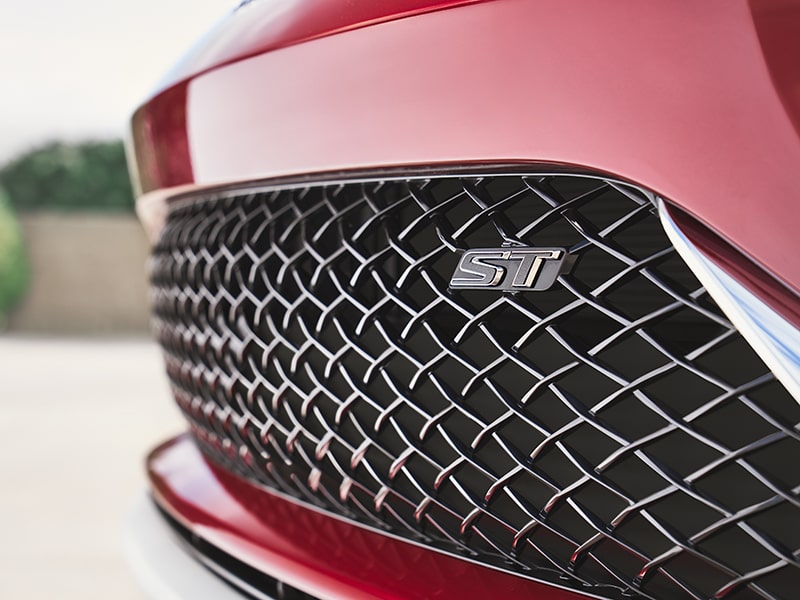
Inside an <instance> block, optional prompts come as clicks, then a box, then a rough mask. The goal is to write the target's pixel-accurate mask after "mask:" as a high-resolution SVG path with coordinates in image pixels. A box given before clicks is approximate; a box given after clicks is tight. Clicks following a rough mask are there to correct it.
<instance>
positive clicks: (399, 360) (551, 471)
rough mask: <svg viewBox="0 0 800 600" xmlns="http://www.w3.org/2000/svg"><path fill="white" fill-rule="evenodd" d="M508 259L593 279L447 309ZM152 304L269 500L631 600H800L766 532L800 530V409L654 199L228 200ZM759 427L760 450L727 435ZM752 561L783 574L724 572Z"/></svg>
mask: <svg viewBox="0 0 800 600" xmlns="http://www.w3.org/2000/svg"><path fill="white" fill-rule="evenodd" d="M503 244H510V245H530V246H564V247H567V248H568V249H569V251H570V252H571V253H572V254H573V255H575V256H578V257H579V258H578V264H577V265H576V268H575V269H574V271H573V272H572V273H571V274H569V275H562V276H560V277H559V279H558V283H557V284H556V288H557V289H554V290H553V291H549V292H525V293H521V294H515V293H500V292H492V291H488V292H487V291H457V290H449V289H448V288H447V280H448V278H449V276H450V274H451V273H452V271H453V267H454V265H455V261H456V259H457V256H458V255H457V253H456V251H457V250H466V249H469V248H478V247H482V246H484V247H496V246H501V245H503ZM152 281H153V299H154V307H155V329H156V334H157V335H158V337H159V340H160V342H161V343H162V346H163V347H164V349H165V353H166V358H167V367H168V372H169V374H170V378H171V380H172V383H173V390H174V393H175V396H176V399H177V400H178V403H179V405H180V406H181V408H182V410H183V411H184V413H185V414H186V415H187V417H188V418H189V420H190V423H191V424H192V428H193V432H194V434H195V437H196V438H197V440H198V442H199V444H200V446H201V448H202V449H203V450H204V452H206V454H208V455H209V456H210V457H212V458H213V459H214V460H216V461H218V462H220V463H222V464H224V465H225V466H226V467H227V468H229V469H231V470H234V471H235V472H237V473H240V474H241V475H243V476H245V477H247V478H248V479H251V480H253V481H257V482H259V483H261V484H264V485H267V486H270V487H274V488H277V489H279V490H281V491H283V492H284V493H288V494H291V495H295V496H296V497H299V498H301V499H304V500H306V501H309V502H312V503H314V504H316V505H317V506H320V507H323V508H325V509H327V510H331V511H334V512H336V513H339V514H343V515H347V516H349V517H350V518H353V519H355V520H359V521H361V522H365V523H367V524H370V525H372V526H374V527H381V528H389V529H391V530H392V531H393V532H395V533H399V534H401V535H406V536H409V537H412V538H414V539H415V540H418V541H422V542H423V543H428V544H431V545H436V546H438V547H445V548H449V549H451V550H452V551H456V552H461V553H465V554H467V555H469V556H472V557H474V558H477V559H478V560H481V561H483V562H486V563H487V564H494V565H499V566H502V567H504V568H512V569H515V570H517V571H518V572H519V573H521V574H527V575H528V576H533V577H535V578H538V579H544V580H550V581H552V580H554V579H555V578H563V577H566V578H568V580H569V581H571V582H572V583H573V585H575V586H576V588H577V589H580V590H583V591H585V590H591V591H592V593H595V594H602V595H605V596H607V597H617V596H619V595H620V594H629V593H635V594H640V595H643V596H648V597H659V598H663V597H693V598H703V597H709V596H711V595H713V594H715V593H716V594H718V596H719V597H729V598H734V597H735V598H740V597H741V598H750V597H753V598H780V597H788V596H786V595H785V594H784V592H783V591H784V590H785V589H787V588H786V585H787V584H786V583H784V582H783V581H782V580H779V581H778V582H777V583H775V581H774V580H775V579H776V577H774V575H775V574H776V573H777V574H778V575H780V576H781V577H784V578H785V577H786V576H787V574H788V578H789V581H790V583H791V582H797V581H798V570H797V569H798V560H797V556H796V554H797V551H798V548H800V542H797V540H796V537H795V536H796V532H793V531H790V532H788V533H787V532H786V531H783V532H782V531H776V530H775V525H774V521H775V518H771V519H766V521H767V522H766V523H762V524H761V525H758V523H757V520H758V518H759V517H761V516H763V515H765V514H767V515H771V514H775V513H777V511H785V510H787V509H786V507H788V510H789V514H791V515H793V516H794V517H795V518H796V517H797V516H798V514H800V513H798V512H797V510H798V508H800V502H799V501H798V492H799V491H800V490H799V489H798V487H797V486H798V484H799V483H800V482H799V481H797V477H796V474H795V471H796V469H794V470H792V468H791V465H792V464H793V463H792V461H793V460H795V458H797V457H800V452H798V448H800V434H798V428H797V423H798V421H800V418H799V417H798V415H797V404H796V403H795V402H794V401H793V400H792V399H791V397H790V396H788V394H786V392H785V390H784V389H783V388H782V387H781V386H780V385H779V384H778V383H777V382H776V381H775V380H774V377H773V376H772V374H771V373H770V372H769V371H768V370H767V369H766V368H765V367H764V366H763V364H761V362H760V360H759V359H758V357H757V356H756V355H755V354H754V353H753V352H752V350H750V349H749V347H747V346H746V344H744V342H743V341H742V340H741V337H740V336H739V334H738V332H737V331H736V330H735V328H733V326H732V325H730V323H729V322H728V320H727V318H726V317H725V316H724V315H723V314H722V313H721V312H720V311H719V309H718V308H717V307H716V305H715V304H714V303H713V301H712V300H711V299H710V298H709V297H708V294H707V292H706V291H705V289H703V287H702V286H701V285H700V284H699V283H698V282H697V281H696V280H695V279H694V276H693V275H692V273H691V272H690V271H689V269H688V268H687V267H686V266H685V264H684V263H683V262H682V261H681V260H680V258H679V257H678V256H677V255H676V253H675V250H674V248H673V247H672V246H671V244H670V243H669V241H668V240H667V238H666V237H665V236H664V233H663V230H662V229H661V227H660V224H659V221H658V216H657V215H656V213H655V205H654V198H653V196H652V195H651V194H649V193H647V192H644V191H642V190H641V189H638V188H636V187H634V186H630V185H628V184H625V183H622V182H619V181H616V180H613V179H607V178H601V177H593V176H587V175H581V176H577V175H566V174H558V173H551V174H533V175H496V176H466V175H460V176H457V177H426V178H408V179H403V178H394V179H387V180H383V181H369V180H364V181H358V182H340V183H330V184H315V183H311V184H303V185H301V186H295V187H281V188H275V189H265V190H251V191H242V192H240V193H237V192H235V191H234V192H227V193H225V194H223V195H221V196H217V197H215V196H209V197H205V198H202V199H191V200H187V201H185V202H183V203H179V204H176V205H174V207H173V208H172V210H171V212H170V215H169V217H168V220H167V224H166V227H165V229H164V231H163V233H162V236H161V240H160V242H159V244H158V245H157V247H156V249H155V252H154V256H153V260H152ZM632 356H635V358H636V360H633V361H632V360H631V357H632ZM731 360H735V362H736V364H735V368H732V367H730V366H728V367H726V366H725V364H724V363H725V362H726V361H731ZM708 363H710V365H711V366H709V364H708ZM720 363H721V364H720ZM665 382H666V383H665ZM678 390H680V392H681V395H680V397H679V396H678V395H677V394H675V392H676V391H678ZM684 395H687V396H696V398H695V397H693V398H690V399H687V398H683V397H682V396H684ZM732 406H733V407H735V410H733V409H731V407H732ZM728 413H731V415H729V414H728ZM719 415H724V418H717V417H718V416H719ZM737 415H738V416H739V417H741V416H742V415H744V416H745V417H746V418H748V419H749V421H748V423H749V424H750V425H752V426H754V427H755V425H753V424H754V423H756V421H757V425H758V426H757V427H756V433H755V434H754V435H751V436H747V435H742V436H738V437H737V436H736V435H731V434H730V432H728V431H726V429H728V427H726V426H725V424H726V423H728V425H730V422H732V419H733V418H734V416H737ZM717 421H720V422H721V423H718V422H717ZM709 422H710V423H711V425H709V424H708V423H709ZM776 447H780V448H781V450H782V452H781V453H779V454H786V458H785V459H776V458H775V457H771V458H770V462H769V463H768V464H767V466H764V464H763V463H764V459H761V458H759V460H756V457H760V456H761V455H762V454H764V453H768V452H769V451H771V450H773V449H774V448H776ZM787 453H788V454H787ZM793 457H794V458H793ZM776 460H777V463H778V466H777V468H778V473H777V475H776V473H775V472H774V470H775V469H776V466H775V464H774V463H775V462H776ZM794 464H797V463H796V462H795V463H794ZM787 469H788V470H787ZM720 477H721V478H722V480H723V481H722V482H719V481H717V482H716V483H713V484H710V483H708V482H710V481H712V482H713V481H714V480H715V478H717V479H719V478H720ZM792 477H794V481H790V480H791V478H792ZM731 484H739V485H740V487H741V489H747V490H748V494H749V496H748V498H747V502H745V503H744V505H743V506H740V505H739V504H741V502H732V501H730V499H728V498H722V497H720V496H722V495H723V493H724V492H725V490H726V489H728V488H729V487H730V485H731ZM764 490H766V491H764ZM759 493H760V494H761V495H759ZM750 496H752V497H750ZM686 511H689V512H696V513H698V514H697V515H693V516H692V518H691V519H688V521H689V522H688V523H686V522H681V521H680V516H679V515H680V514H681V513H682V512H686ZM781 514H783V513H781ZM676 517H678V521H677V522H676V520H675V519H676ZM685 520H686V519H684V521H685ZM762 520H763V519H762ZM754 522H756V525H758V526H756V525H754V524H753V523H754ZM764 529H766V532H765V531H764ZM725 536H728V537H731V538H735V540H736V541H737V543H740V544H744V546H745V547H746V553H749V554H750V555H757V558H754V557H752V556H751V558H750V559H747V558H746V557H743V556H740V554H742V552H744V551H742V552H738V551H737V552H731V551H729V550H726V551H722V553H721V554H720V550H719V549H717V548H716V547H714V545H713V544H712V543H710V541H713V540H719V539H724V538H725ZM742 536H744V537H742ZM707 546H709V547H707ZM762 554H763V555H764V556H762ZM768 556H771V557H777V562H775V561H772V562H769V564H767V562H765V561H766V558H764V557H768ZM759 560H760V561H762V562H764V564H761V563H759V562H758V561H759ZM770 577H772V578H771V579H770ZM562 583H563V582H562Z"/></svg>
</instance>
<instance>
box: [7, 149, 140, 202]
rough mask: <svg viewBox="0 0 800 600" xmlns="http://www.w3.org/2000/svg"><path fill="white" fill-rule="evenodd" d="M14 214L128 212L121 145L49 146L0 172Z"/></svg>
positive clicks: (129, 196)
mask: <svg viewBox="0 0 800 600" xmlns="http://www.w3.org/2000/svg"><path fill="white" fill-rule="evenodd" d="M0 186H2V187H4V188H5V189H6V191H7V192H8V196H9V198H10V199H11V204H12V206H14V208H15V209H17V210H18V211H35V210H58V211H71V210H87V209H88V210H116V211H119V210H124V211H130V210H133V194H132V192H131V185H130V180H129V178H128V168H127V164H126V162H125V150H124V148H123V145H122V142H120V141H111V142H83V143H80V144H64V143H60V142H54V143H50V144H47V145H45V146H42V147H40V148H36V149H34V150H31V151H30V152H27V153H25V154H23V155H22V156H20V157H19V158H16V159H14V160H12V161H11V162H9V163H8V164H7V165H5V166H4V167H3V168H2V169H0Z"/></svg>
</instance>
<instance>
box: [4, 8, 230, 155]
mask: <svg viewBox="0 0 800 600" xmlns="http://www.w3.org/2000/svg"><path fill="white" fill-rule="evenodd" d="M237 3H238V2H237V0H113V1H111V2H109V0H68V1H67V0H35V1H26V0H1V1H0V165H2V164H4V163H5V162H7V161H8V160H9V159H11V158H13V157H14V156H15V155H17V154H19V153H20V152H23V151H25V150H27V149H29V148H31V147H34V146H36V145H38V144H41V143H44V142H46V141H50V140H56V139H62V140H68V141H74V140H80V139H87V138H102V139H106V138H112V137H123V135H124V132H125V128H126V123H127V120H128V118H129V116H130V115H131V113H132V112H133V110H134V109H135V108H136V106H137V105H138V104H139V103H140V102H141V101H142V100H143V99H144V98H145V96H146V94H147V93H148V91H150V90H151V89H152V88H153V87H154V86H155V84H156V83H157V82H158V80H159V79H160V77H161V75H163V74H164V73H165V72H166V71H167V69H168V68H169V67H170V66H171V65H172V64H173V63H175V62H176V61H177V59H178V58H179V57H180V56H181V55H182V54H183V52H184V51H186V50H187V49H188V48H189V47H190V46H191V44H192V43H193V42H194V41H195V40H196V39H197V38H198V37H199V36H200V35H202V34H203V33H204V32H205V31H207V30H208V29H209V28H210V27H211V26H212V25H213V24H214V23H215V22H216V21H218V20H219V19H220V18H222V17H224V16H225V15H226V14H227V13H228V12H230V10H232V9H233V8H234V6H235V5H236V4H237Z"/></svg>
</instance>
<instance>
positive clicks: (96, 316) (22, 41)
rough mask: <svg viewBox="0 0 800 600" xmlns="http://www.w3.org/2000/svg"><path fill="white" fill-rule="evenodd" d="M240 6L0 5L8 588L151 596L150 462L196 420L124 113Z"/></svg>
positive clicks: (0, 357) (0, 263)
mask: <svg viewBox="0 0 800 600" xmlns="http://www.w3.org/2000/svg"><path fill="white" fill-rule="evenodd" d="M234 5H235V0H207V1H205V2H203V1H200V2H198V1H197V0H170V1H168V2H164V1H162V0H136V1H135V2H113V3H110V2H103V1H101V0H72V1H70V2H60V1H57V0H39V1H38V2H3V3H0V80H2V82H3V85H2V88H0V108H1V109H2V110H0V477H2V487H0V511H1V512H2V514H3V515H4V516H5V522H6V523H5V527H4V531H3V534H2V535H0V598H3V599H12V598H45V597H47V598H51V597H57V598H109V597H114V598H141V597H142V595H141V594H140V592H139V591H138V589H137V588H136V586H135V584H134V582H133V580H132V578H131V576H130V574H129V573H128V570H127V567H126V565H125V562H124V557H123V548H122V546H123V542H122V531H123V526H124V519H125V515H126V512H127V510H128V508H129V506H130V505H131V503H132V502H133V500H134V498H135V496H136V494H138V493H140V492H141V491H143V490H144V486H145V477H144V470H143V460H144V456H145V453H146V452H147V451H148V450H149V449H150V448H152V447H153V445H154V444H156V443H158V442H160V441H163V440H164V439H166V438H167V437H168V436H170V435H172V434H174V433H177V432H178V431H180V430H181V428H182V426H181V420H180V418H179V417H178V415H177V411H176V409H174V408H173V406H172V402H171V400H170V397H169V390H168V387H167V384H166V379H165V377H164V376H163V374H162V366H161V357H160V354H159V351H158V349H157V347H156V345H155V343H154V342H152V341H151V339H150V337H149V325H148V292H147V277H146V266H145V264H146V257H147V252H148V249H147V243H146V241H145V236H144V233H143V231H142V229H141V227H140V226H139V224H138V222H137V221H136V218H135V216H134V212H133V196H132V193H131V188H130V182H129V179H128V172H127V168H126V161H125V155H124V150H123V142H122V140H123V138H124V136H125V135H126V125H127V120H128V118H129V116H130V115H131V113H132V112H133V110H134V109H135V108H136V107H137V105H138V104H139V103H140V102H141V101H142V100H144V99H145V97H146V96H147V94H148V92H149V91H150V90H151V89H152V88H153V87H154V86H155V84H156V82H157V81H158V79H159V78H160V76H161V75H162V74H163V73H164V72H165V71H166V70H167V69H168V68H169V67H170V66H171V64H172V63H174V62H175V61H176V60H177V59H178V58H179V57H180V55H181V54H182V53H183V52H184V51H185V50H186V49H187V48H188V47H189V46H190V45H191V44H192V43H193V42H194V41H195V40H196V39H197V38H199V37H200V35H202V33H204V32H205V31H206V30H208V29H209V28H210V26H211V25H213V23H214V22H216V21H217V20H218V19H219V18H221V17H223V16H224V15H225V14H226V12H228V11H229V10H231V9H232V8H233V7H234Z"/></svg>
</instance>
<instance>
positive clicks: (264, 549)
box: [148, 435, 584, 600]
mask: <svg viewBox="0 0 800 600" xmlns="http://www.w3.org/2000/svg"><path fill="white" fill-rule="evenodd" d="M148 471H149V475H150V480H151V482H152V486H153V491H154V494H155V497H156V500H157V502H158V503H159V505H160V506H161V507H162V508H164V509H165V510H167V511H168V512H169V513H170V514H171V515H172V516H174V517H175V518H176V519H178V520H179V521H180V522H181V523H183V524H184V525H185V526H186V527H188V528H189V529H190V530H192V531H193V532H195V533H197V534H198V535H199V536H201V537H202V538H203V539H204V540H207V541H209V542H210V543H212V544H214V545H215V546H217V547H219V548H221V549H223V550H224V551H225V552H227V553H228V554H231V555H233V556H235V557H237V558H238V559H240V560H242V561H244V562H246V563H248V564H250V565H252V566H255V567H257V568H259V569H261V570H262V571H264V572H266V573H269V574H270V575H272V576H273V577H275V578H277V579H279V580H281V581H284V582H285V583H288V584H289V585H291V586H293V587H296V588H298V589H302V590H304V591H306V592H308V593H310V594H313V595H316V596H318V597H320V598H331V599H334V598H341V599H352V600H355V599H361V598H363V599H366V598H385V599H387V600H388V599H395V598H396V599H398V600H399V599H401V598H402V599H405V600H408V599H411V598H459V599H469V598H475V599H485V598H520V599H521V598H530V599H535V600H581V598H584V596H582V595H578V594H574V593H572V592H567V591H564V590H561V589H558V588H554V587H551V586H548V585H544V584H540V583H536V582H533V581H529V580H527V579H522V578H520V577H517V576H514V575H509V574H506V573H502V572H500V571H495V570H493V569H489V568H486V567H482V566H478V565H475V564H472V563H468V562H466V561H464V560H460V559H457V558H453V557H450V556H447V555H444V554H441V553H439V552H436V551H433V550H429V549H426V548H423V547H421V546H416V545H414V544H410V543H408V542H404V541H400V540H398V539H395V538H392V537H388V536H386V535H382V534H378V533H374V532H372V531H370V530H368V529H365V528H363V527H360V526H356V525H353V524H351V523H348V522H345V521H343V520H340V519H338V518H335V517H331V516H328V515H326V514H324V513H321V512H317V511H315V510H312V509H309V508H306V507H304V506H302V505H300V504H297V503H295V502H292V501H289V500H286V499H284V498H282V497H280V496H277V495H274V494H272V493H270V492H267V491H265V490H264V489H262V488H258V487H255V486H253V485H251V484H249V483H247V482H246V481H244V480H242V479H239V478H238V477H235V476H233V475H231V474H229V473H227V472H226V471H225V470H223V469H220V468H217V467H215V466H213V465H212V464H211V463H209V462H207V461H206V460H205V459H204V458H203V457H202V455H201V454H200V452H199V450H198V449H197V447H196V446H195V445H194V443H193V442H192V441H191V438H190V437H189V436H187V435H183V436H180V437H178V438H175V439H174V440H172V441H170V442H167V443H166V444H164V445H162V446H160V447H159V448H157V449H156V450H155V451H154V452H153V453H152V454H151V455H150V457H149V459H148Z"/></svg>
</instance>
